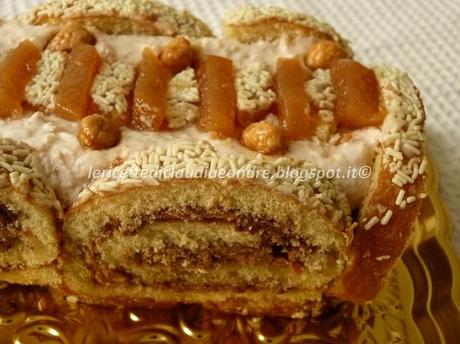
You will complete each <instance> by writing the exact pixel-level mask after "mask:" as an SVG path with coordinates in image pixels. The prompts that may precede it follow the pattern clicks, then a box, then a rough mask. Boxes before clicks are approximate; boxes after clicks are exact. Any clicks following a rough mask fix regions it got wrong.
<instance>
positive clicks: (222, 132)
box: [198, 55, 236, 137]
mask: <svg viewBox="0 0 460 344" xmlns="http://www.w3.org/2000/svg"><path fill="white" fill-rule="evenodd" d="M198 85H199V89H200V98H201V106H200V119H199V126H200V127H201V128H202V129H203V130H205V131H208V132H210V133H213V134H214V135H216V136H218V137H234V136H235V129H236V128H235V117H236V88H235V72H234V69H233V62H232V61H231V60H229V59H226V58H224V57H220V56H214V55H203V56H202V57H201V60H200V64H199V69H198Z"/></svg>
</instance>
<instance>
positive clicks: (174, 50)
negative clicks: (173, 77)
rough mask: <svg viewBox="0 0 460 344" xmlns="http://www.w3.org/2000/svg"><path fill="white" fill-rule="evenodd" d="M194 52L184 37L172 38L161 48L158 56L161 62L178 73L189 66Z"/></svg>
mask: <svg viewBox="0 0 460 344" xmlns="http://www.w3.org/2000/svg"><path fill="white" fill-rule="evenodd" d="M195 58H196V54H195V50H194V48H193V47H192V45H191V43H190V42H189V41H188V40H187V39H186V38H184V37H177V38H175V39H173V40H172V41H171V42H170V43H169V44H168V45H167V46H166V47H165V48H164V50H163V52H162V53H161V56H160V60H161V62H163V63H164V64H165V65H166V66H167V67H168V68H169V69H171V70H172V71H173V73H179V72H181V71H183V70H184V69H185V68H187V67H189V66H191V65H192V64H193V62H194V61H195Z"/></svg>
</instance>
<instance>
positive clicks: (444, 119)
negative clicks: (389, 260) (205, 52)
mask: <svg viewBox="0 0 460 344" xmlns="http://www.w3.org/2000/svg"><path fill="white" fill-rule="evenodd" d="M38 1H40V0H0V14H1V15H4V16H9V15H15V14H17V13H21V12H22V11H24V10H25V9H26V8H27V7H28V6H29V5H30V4H32V3H35V2H38ZM165 2H167V3H170V4H172V5H174V6H176V7H178V8H183V7H185V8H188V9H189V10H190V11H191V12H193V13H194V14H195V15H197V16H198V17H200V18H202V19H203V20H205V21H206V22H207V23H208V24H209V25H210V26H211V27H212V28H213V30H215V32H216V33H217V34H219V33H220V20H221V18H222V16H223V13H224V11H225V10H226V9H229V8H234V7H238V6H241V5H244V4H248V3H252V4H254V5H268V4H272V5H279V6H284V7H286V8H290V9H292V10H298V11H303V12H305V13H309V14H312V15H315V16H317V17H318V18H319V19H322V20H325V21H327V22H329V23H330V24H332V25H333V26H334V27H335V28H336V29H337V30H338V31H339V32H340V33H341V34H342V35H343V36H344V37H346V38H348V39H350V40H351V41H352V43H353V44H352V46H353V49H354V51H355V53H356V56H357V57H358V58H359V59H361V60H363V61H364V62H366V63H371V64H376V63H384V64H391V65H394V66H397V67H399V68H401V69H403V70H405V71H407V72H409V74H410V75H411V76H412V78H413V79H414V81H415V83H416V84H417V86H418V87H419V88H420V90H421V92H422V96H423V99H424V101H425V106H426V110H427V114H428V123H427V133H428V150H429V152H430V154H431V156H432V157H433V159H434V160H435V161H436V163H437V166H438V168H439V172H440V178H441V195H442V197H443V199H444V200H445V201H446V203H447V205H448V207H449V209H450V211H451V215H452V218H453V222H454V226H455V228H457V231H456V234H455V238H454V242H455V246H456V250H457V253H459V254H460V230H459V228H460V183H459V182H458V181H457V180H458V179H457V177H458V175H459V172H460V39H459V37H460V0H251V1H244V0H221V1H219V0H165Z"/></svg>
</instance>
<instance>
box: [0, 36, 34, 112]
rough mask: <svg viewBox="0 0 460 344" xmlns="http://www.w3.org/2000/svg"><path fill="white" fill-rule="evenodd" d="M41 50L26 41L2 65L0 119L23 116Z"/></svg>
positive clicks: (0, 75) (0, 76)
mask: <svg viewBox="0 0 460 344" xmlns="http://www.w3.org/2000/svg"><path fill="white" fill-rule="evenodd" d="M40 57H41V50H40V49H39V48H38V47H37V46H36V45H35V44H33V43H32V42H31V41H29V40H26V41H24V42H22V43H20V44H19V45H18V46H17V47H16V48H15V49H13V50H11V51H10V52H9V53H8V54H7V55H6V57H5V58H4V59H3V61H2V63H1V64H0V118H10V117H20V116H22V113H23V109H22V102H23V100H24V98H25V95H24V93H25V88H26V86H27V84H28V83H29V81H30V80H31V79H32V77H33V76H34V75H35V73H36V70H37V62H38V60H39V59H40Z"/></svg>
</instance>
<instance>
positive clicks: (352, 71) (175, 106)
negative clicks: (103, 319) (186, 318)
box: [0, 0, 426, 317]
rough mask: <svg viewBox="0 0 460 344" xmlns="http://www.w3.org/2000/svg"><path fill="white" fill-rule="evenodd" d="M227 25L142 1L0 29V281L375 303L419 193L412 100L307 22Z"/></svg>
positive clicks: (287, 305) (269, 302) (403, 81)
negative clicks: (215, 26)
mask: <svg viewBox="0 0 460 344" xmlns="http://www.w3.org/2000/svg"><path fill="white" fill-rule="evenodd" d="M223 26H224V36H223V37H215V36H214V35H213V34H212V32H211V30H210V29H209V28H208V27H207V25H206V24H205V23H203V22H202V21H201V20H199V19H197V18H195V17H194V16H193V15H191V14H190V13H188V12H183V11H178V10H176V9H173V8H171V7H168V6H166V5H164V4H162V3H160V2H157V1H148V0H132V1H127V0H124V1H122V0H119V1H105V0H104V1H95V0H64V1H56V0H54V1H51V2H49V3H46V4H43V5H39V6H38V7H36V8H34V9H32V10H31V11H29V13H27V14H25V15H24V16H21V17H20V18H16V19H15V20H13V21H5V22H3V23H1V25H0V33H1V37H2V38H1V40H2V44H0V56H1V64H0V75H1V77H0V82H1V83H2V84H1V87H0V118H1V119H0V137H1V144H0V176H1V190H0V195H1V202H0V223H1V227H0V247H1V248H2V250H1V251H0V280H2V281H6V282H10V283H19V284H38V285H45V286H50V287H51V288H52V289H53V290H56V291H58V292H59V293H63V294H65V295H71V296H76V297H78V299H79V300H81V301H82V302H87V303H94V304H107V305H111V304H114V305H126V306H129V305H137V306H148V307H150V306H156V305H159V304H168V305H169V304H177V303H200V304H202V305H204V306H205V307H207V308H212V309H217V310H220V311H227V312H238V313H243V314H272V315H288V316H297V317H301V316H304V315H307V314H311V313H315V312H317V311H319V310H320V309H321V307H322V306H323V305H324V304H326V303H327V302H329V301H330V300H349V301H353V302H364V301H367V300H370V299H372V298H374V297H375V296H376V294H377V293H378V291H379V290H380V289H381V288H382V286H383V284H384V282H385V278H386V276H387V274H388V273H389V271H390V270H391V269H392V268H393V266H394V264H395V262H396V260H397V259H398V258H399V257H400V256H401V254H402V253H403V252H404V249H405V248H406V246H407V245H408V243H409V241H410V239H411V235H412V227H413V224H414V221H415V220H416V218H417V215H418V213H419V211H420V207H421V203H422V200H423V198H424V197H425V196H426V195H425V193H424V192H425V186H424V172H425V167H426V158H425V134H424V121H425V113H424V108H423V104H422V101H421V99H420V95H419V92H418V90H417V88H416V87H415V86H414V85H413V83H412V81H411V80H410V79H409V77H408V76H407V75H406V74H404V73H402V72H400V71H398V70H396V69H394V68H391V67H386V66H365V65H363V64H362V63H360V62H358V61H356V60H355V59H354V58H353V52H352V50H351V48H350V46H349V45H348V41H347V40H345V39H343V38H342V37H341V36H340V35H339V34H338V33H337V32H336V31H335V30H334V29H333V28H332V27H330V26H329V25H328V24H325V23H322V22H320V21H318V20H316V19H315V18H313V17H310V16H307V15H304V14H298V13H292V12H290V11H287V10H284V9H280V8H274V7H270V8H258V7H250V6H248V7H243V8H241V9H237V10H233V11H230V12H229V13H228V14H227V15H226V17H225V19H224V23H223Z"/></svg>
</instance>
